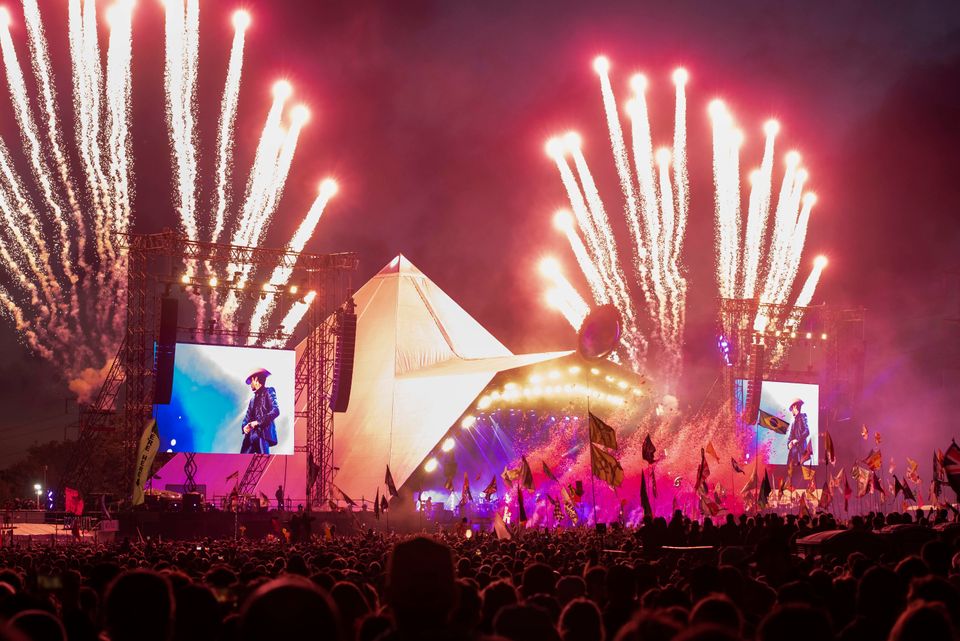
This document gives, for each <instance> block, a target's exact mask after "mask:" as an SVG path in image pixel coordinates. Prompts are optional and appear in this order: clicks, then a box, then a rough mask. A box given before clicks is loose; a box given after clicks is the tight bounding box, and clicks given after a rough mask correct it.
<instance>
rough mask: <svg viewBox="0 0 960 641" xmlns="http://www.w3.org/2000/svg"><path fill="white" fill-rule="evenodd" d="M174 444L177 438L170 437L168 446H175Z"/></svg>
mask: <svg viewBox="0 0 960 641" xmlns="http://www.w3.org/2000/svg"><path fill="white" fill-rule="evenodd" d="M176 445H177V439H175V438H172V439H170V447H176Z"/></svg>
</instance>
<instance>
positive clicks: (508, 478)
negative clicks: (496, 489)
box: [500, 466, 521, 487]
mask: <svg viewBox="0 0 960 641" xmlns="http://www.w3.org/2000/svg"><path fill="white" fill-rule="evenodd" d="M520 472H521V470H520V468H519V467H517V468H514V469H512V470H511V469H510V468H509V467H506V466H504V468H503V473H501V474H500V477H501V478H502V479H503V482H504V483H506V484H507V486H508V487H509V486H511V485H513V483H514V482H515V481H516V480H517V479H519V478H520Z"/></svg>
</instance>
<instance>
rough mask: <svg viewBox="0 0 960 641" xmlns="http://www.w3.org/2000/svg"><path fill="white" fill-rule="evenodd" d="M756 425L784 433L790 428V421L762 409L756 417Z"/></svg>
mask: <svg viewBox="0 0 960 641" xmlns="http://www.w3.org/2000/svg"><path fill="white" fill-rule="evenodd" d="M757 425H759V426H760V427H765V428H766V429H768V430H772V431H774V432H776V433H777V434H786V433H787V430H788V429H789V428H790V423H787V422H786V421H785V420H783V419H782V418H780V417H779V416H774V415H773V414H770V413H769V412H764V411H763V410H760V414H759V416H758V418H757Z"/></svg>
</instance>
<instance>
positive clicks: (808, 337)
mask: <svg viewBox="0 0 960 641" xmlns="http://www.w3.org/2000/svg"><path fill="white" fill-rule="evenodd" d="M811 338H813V334H812V333H811V332H807V340H810V339H811Z"/></svg>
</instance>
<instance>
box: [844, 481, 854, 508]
mask: <svg viewBox="0 0 960 641" xmlns="http://www.w3.org/2000/svg"><path fill="white" fill-rule="evenodd" d="M852 494H853V488H851V487H850V479H848V478H847V475H846V474H844V475H843V509H844V511H848V510H849V509H850V504H849V503H848V502H847V501H849V499H850V496H851V495H852Z"/></svg>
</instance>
